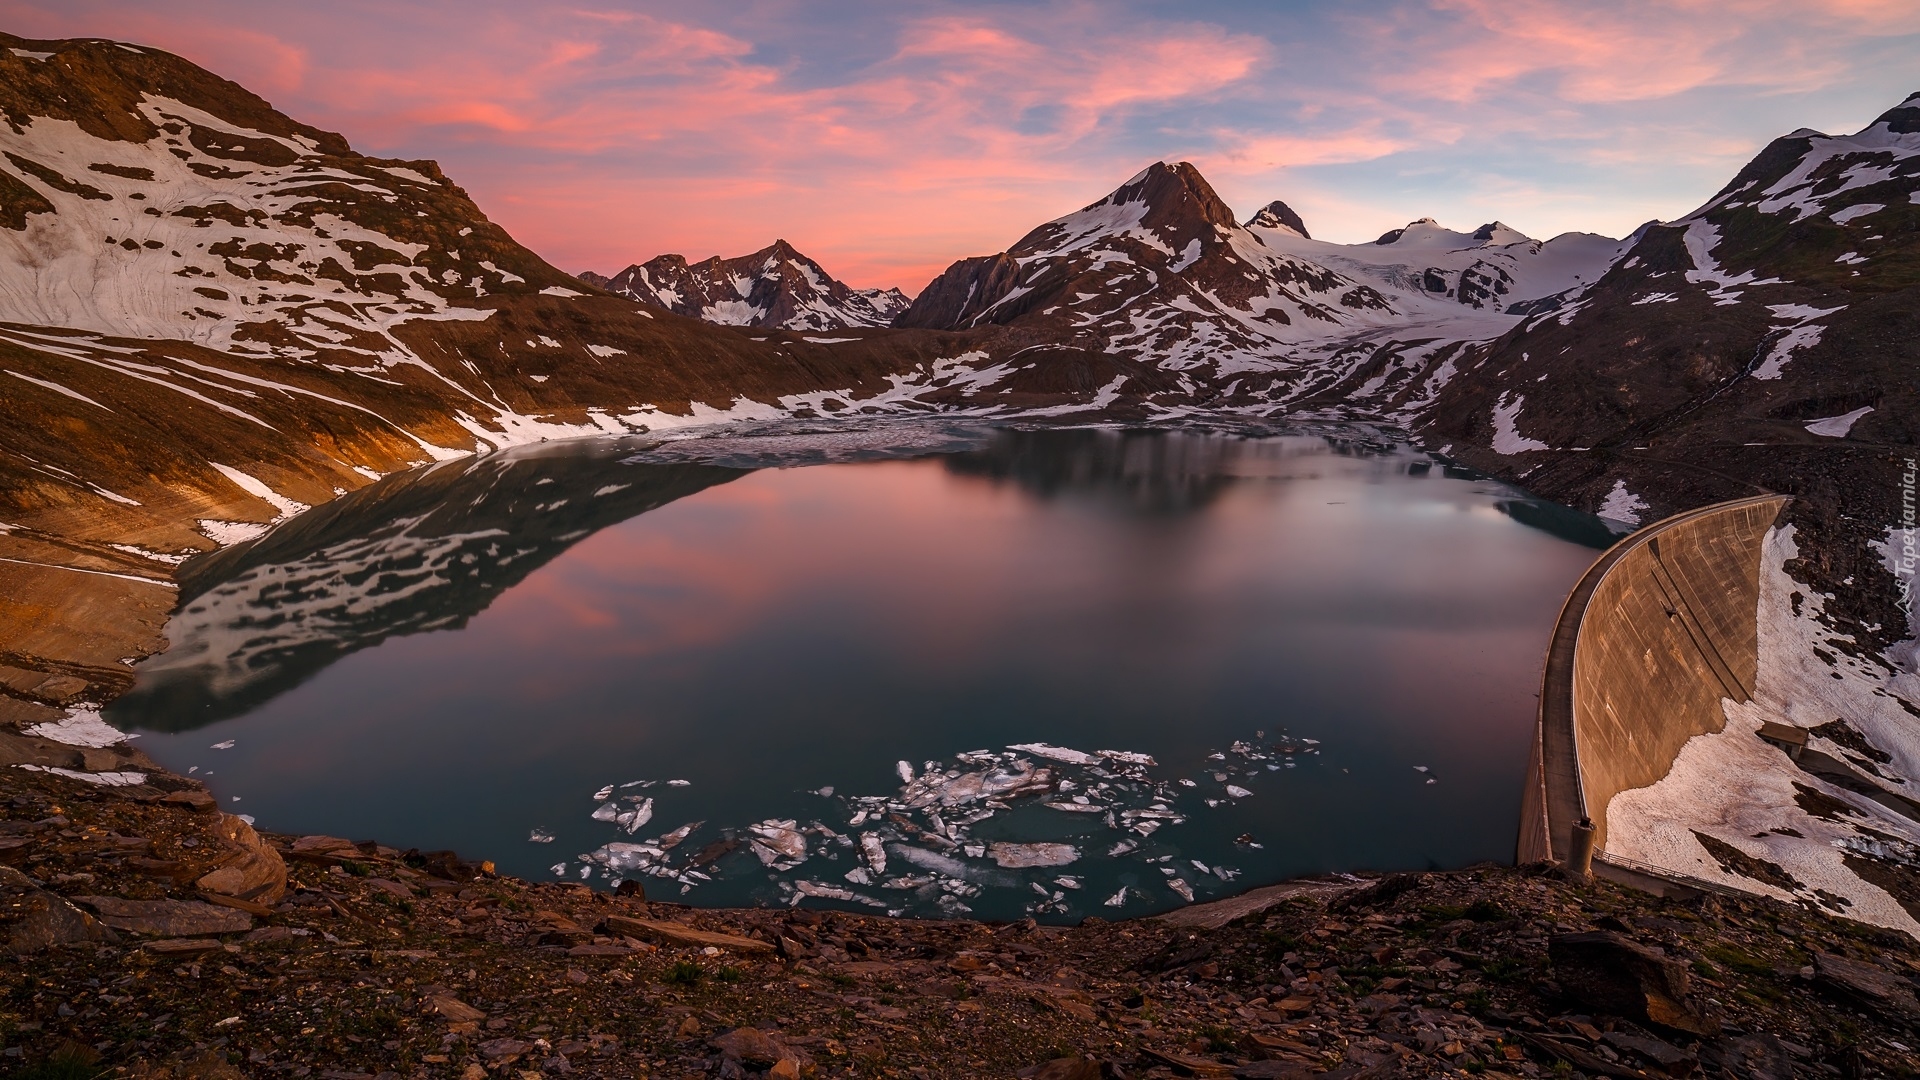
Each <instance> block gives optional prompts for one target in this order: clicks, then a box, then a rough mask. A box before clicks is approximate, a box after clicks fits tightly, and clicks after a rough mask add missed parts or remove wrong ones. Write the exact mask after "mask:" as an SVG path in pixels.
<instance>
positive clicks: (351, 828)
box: [105, 421, 1615, 922]
mask: <svg viewBox="0 0 1920 1080" xmlns="http://www.w3.org/2000/svg"><path fill="white" fill-rule="evenodd" d="M1614 538H1615V534H1614V533H1613V532H1611V531H1610V530H1609V529H1608V527H1607V526H1606V525H1605V524H1604V523H1602V522H1601V521H1600V519H1598V518H1594V517H1591V516H1589V515H1586V514H1582V513H1579V512H1576V511H1573V510H1570V509H1567V508H1565V507H1561V506H1557V505H1554V504H1551V503H1546V502H1543V501H1541V500H1538V499H1535V498H1533V497H1531V496H1529V495H1527V494H1526V493H1525V492H1523V491H1520V490H1518V489H1515V488H1512V487H1510V486H1507V485H1504V484H1501V483H1498V482H1495V481H1492V480H1489V479H1487V478H1485V477H1483V476H1480V475H1477V474H1474V473H1472V472H1469V471H1466V470H1462V469H1459V468H1457V467H1454V466H1451V465H1449V464H1447V463H1445V462H1444V461H1442V460H1440V459H1437V458H1436V457H1434V456H1432V455H1430V454H1427V453H1425V452H1422V451H1420V450H1417V449H1415V448H1413V447H1411V446H1409V445H1407V444H1406V443H1404V442H1403V441H1400V440H1399V438H1398V437H1397V436H1394V435H1392V434H1391V433H1385V432H1381V431H1378V430H1374V429H1370V428H1363V427H1345V426H1339V425H1303V426H1297V427H1284V426H1269V427H1211V428H1198V427H1184V428H1165V427H1163V428H1153V427H1141V428H1113V427H1096V428H1087V427H1080V428H1071V427H1034V426H1027V427H1018V426H994V425H991V424H988V423H983V422H959V421H921V422H909V423H891V424H879V425H874V426H870V427H863V428H851V427H834V428H823V427H822V426H820V425H814V426H812V427H808V426H807V425H803V424H799V423H794V424H788V425H785V426H783V427H776V428H770V429H765V430H759V431H755V432H751V433H734V434H730V435H726V436H721V437H712V438H699V439H694V438H688V439H681V440H678V441H665V442H661V441H650V440H582V441H578V442H568V443H552V444H546V445H542V446H538V447H529V448H521V449H517V450H511V451H505V452H500V453H495V454H490V455H486V456H482V457H477V458H469V459H463V460H459V461H451V462H444V463H441V464H438V465H433V466H428V467H423V468H420V469H416V470H413V471H410V472H406V473H402V474H397V475H394V476H390V477H388V478H386V479H384V480H382V481H380V482H378V483H375V484H373V485H371V486H369V487H367V488H364V489H362V490H360V491H356V492H353V493H351V494H349V495H346V496H343V497H341V498H339V499H336V500H335V501H333V502H331V503H329V504H326V505H324V506H321V507H318V508H315V509H313V510H311V511H308V512H307V513H304V514H302V515H300V516H299V517H296V518H294V519H292V520H290V521H288V522H285V523H283V524H282V525H280V526H279V527H277V528H275V529H273V530H272V531H271V532H269V533H268V534H266V535H265V536H263V537H261V538H260V539H258V540H255V541H252V542H249V543H246V544H242V545H237V546H235V547H231V548H227V549H223V550H221V551H219V552H217V553H214V554H211V555H207V556H203V557H201V558H198V559H196V560H194V561H193V562H191V563H189V564H188V565H187V566H186V567H185V568H184V573H183V575H182V603H181V607H180V609H179V610H178V611H177V612H176V614H175V616H174V618H173V620H172V622H171V623H170V624H169V627H168V637H169V640H170V642H171V647H170V649H169V650H168V651H167V652H164V653H162V654H160V655H157V656H155V657H153V658H151V659H149V660H147V661H146V662H144V663H143V664H142V665H141V666H140V668H139V671H138V682H137V685H136V687H135V689H134V691H133V692H132V693H130V694H128V695H126V696H125V697H123V698H121V699H120V700H118V701H116V702H114V703H113V704H112V705H111V706H110V707H109V708H108V709H107V711H106V714H105V715H106V718H107V719H108V720H109V721H111V722H112V723H114V724H115V725H117V726H119V727H121V728H123V729H126V730H128V731H132V732H136V733H138V734H139V736H140V739H139V744H138V745H139V746H140V747H141V748H142V749H144V750H145V751H147V752H148V753H149V754H150V755H152V756H153V757H154V758H155V759H157V760H158V761H160V762H161V763H163V764H165V765H167V766H168V767H170V768H172V769H175V770H176V771H179V772H182V773H190V774H191V775H194V776H196V777H199V778H203V779H204V780H205V781H206V782H207V784H208V785H209V787H210V789H211V790H212V791H213V792H214V793H215V794H216V795H217V796H218V797H219V799H220V802H221V805H222V807H223V808H224V809H227V810H229V811H231V812H233V813H237V814H245V815H247V816H249V817H251V818H253V819H255V820H257V822H258V824H259V825H260V827H262V828H266V829H271V830H274V831H277V832H283V833H297V834H313V833H318V834H325V835H330V836H340V837H346V838H350V839H365V838H378V839H379V840H380V841H381V842H382V843H384V844H389V845H394V846H397V847H401V848H407V847H417V848H419V849H422V850H436V849H453V850H456V851H458V852H460V854H461V855H462V856H464V857H466V858H469V859H473V860H480V859H489V860H492V861H494V862H495V863H496V864H497V866H498V867H499V869H500V871H501V872H504V873H512V874H516V875H520V876H524V877H535V878H546V879H552V878H554V877H555V876H556V875H558V876H561V877H564V878H566V879H569V880H576V881H580V880H584V881H586V882H587V883H588V884H590V885H592V886H594V887H597V888H607V887H613V886H615V885H617V884H618V883H619V882H620V881H622V880H626V879H631V880H633V881H636V882H638V883H639V884H640V885H642V886H643V887H644V889H645V891H646V894H647V895H648V896H649V897H650V898H653V899H656V900H670V901H675V902H683V903H691V904H698V905H705V906H752V905H787V904H796V903H799V904H806V905H809V906H821V907H839V908H848V909H856V910H870V911H880V910H885V911H890V912H895V913H904V914H907V915H913V916H929V917H977V918H988V919H1018V918H1023V917H1026V916H1029V915H1031V916H1034V917H1036V918H1038V919H1040V920H1042V921H1050V922H1070V921H1077V920H1079V919H1082V918H1084V917H1086V916H1088V915H1099V916H1101V917H1105V918H1119V917H1126V916H1136V915H1144V914H1149V913H1153V912H1156V911H1164V910H1167V909H1169V908H1172V907H1175V906H1178V905H1180V904H1182V903H1185V902H1187V901H1189V900H1193V899H1198V900H1206V899H1209V898H1217V897H1221V896H1226V895H1230V894H1233V893H1237V892H1240V891H1243V890H1245V889H1247V888H1250V887H1253V886H1258V885H1262V884H1268V883H1272V882H1276V881H1280V880H1283V879H1286V878H1291V877H1298V876H1302V875H1310V874H1325V873H1339V872H1351V871H1356V870H1361V869H1372V870H1396V869H1425V868H1436V867H1458V866H1464V865H1469V864H1472V863H1475V862H1478V861H1481V860H1499V861H1509V860H1511V858H1512V855H1513V848H1514V840H1515V833H1516V819H1517V816H1518V807H1519V801H1520V789H1521V783H1522V778H1523V774H1524V771H1525V767H1526V759H1527V754H1528V750H1529V746H1530V741H1531V738H1532V731H1533V725H1534V709H1535V701H1536V692H1537V690H1538V680H1539V671H1540V663H1541V657H1542V651H1543V649H1544V648H1545V644H1546V641H1547V636H1548V632H1549V630H1550V628H1551V626H1552V624H1553V621H1554V619H1555V617H1556V615H1557V614H1558V611H1559V607H1560V604H1561V601H1562V600H1563V599H1564V597H1565V595H1566V593H1567V590H1568V589H1570V588H1571V587H1572V585H1573V583H1574V582H1575V580H1576V579H1577V578H1578V577H1579V576H1580V574H1581V572H1582V571H1583V570H1584V569H1585V568H1586V567H1587V566H1588V565H1589V564H1590V563H1591V562H1592V561H1593V560H1594V558H1595V557H1596V556H1597V555H1598V552H1599V549H1601V548H1603V547H1605V546H1606V545H1607V544H1609V543H1610V542H1611V541H1612V540H1613V539H1614Z"/></svg>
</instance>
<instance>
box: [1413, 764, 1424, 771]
mask: <svg viewBox="0 0 1920 1080" xmlns="http://www.w3.org/2000/svg"><path fill="white" fill-rule="evenodd" d="M1413 771H1414V772H1426V771H1427V767H1426V766H1425V765H1415V766H1414V767H1413Z"/></svg>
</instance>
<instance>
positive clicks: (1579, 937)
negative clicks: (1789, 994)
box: [1547, 930, 1720, 1035]
mask: <svg viewBox="0 0 1920 1080" xmlns="http://www.w3.org/2000/svg"><path fill="white" fill-rule="evenodd" d="M1547 957H1548V959H1549V960H1550V961H1551V962H1552V964H1553V975H1554V978H1555V979H1557V980H1558V981H1559V983H1560V985H1561V987H1562V988H1564V989H1565V990H1566V992H1567V994H1568V995H1569V996H1571V997H1572V998H1574V999H1575V1000H1576V1001H1579V1002H1580V1003H1581V1004H1582V1005H1585V1006H1586V1007H1588V1008H1591V1009H1594V1010H1595V1011H1598V1012H1604V1013H1611V1014H1613V1015H1615V1016H1624V1017H1626V1018H1628V1019H1631V1020H1639V1021H1642V1022H1645V1023H1651V1024H1657V1025H1659V1026H1660V1027H1664V1028H1668V1029H1671V1030H1675V1031H1684V1032H1688V1033H1689V1034H1693V1035H1716V1034H1719V1031H1720V1023H1719V1021H1718V1020H1715V1019H1714V1018H1713V1017H1711V1016H1708V1015H1707V1014H1706V1013H1705V1011H1704V1010H1702V1008H1701V1007H1700V1006H1699V1005H1698V1004H1697V1003H1695V1002H1694V1001H1693V1000H1692V979H1691V977H1690V976H1689V975H1688V973H1687V968H1686V965H1684V964H1682V963H1680V962H1679V961H1677V960H1671V959H1668V958H1667V957H1666V956H1664V955H1662V954H1660V953H1658V952H1655V951H1654V950H1652V949H1650V948H1647V947H1646V946H1645V945H1641V944H1639V943H1637V942H1634V941H1631V940H1629V939H1627V938H1625V937H1622V936H1620V935H1619V934H1616V933H1613V932H1612V931H1609V930H1594V931H1590V932H1587V933H1578V934H1556V935H1554V936H1553V937H1552V938H1551V939H1549V940H1548V942H1547Z"/></svg>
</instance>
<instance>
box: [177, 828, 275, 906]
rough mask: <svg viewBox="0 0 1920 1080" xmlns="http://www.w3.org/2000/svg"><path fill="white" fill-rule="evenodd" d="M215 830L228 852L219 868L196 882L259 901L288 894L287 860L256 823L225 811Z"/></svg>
mask: <svg viewBox="0 0 1920 1080" xmlns="http://www.w3.org/2000/svg"><path fill="white" fill-rule="evenodd" d="M212 832H213V835H214V837H215V838H216V839H217V840H218V842H219V843H220V844H221V845H222V846H224V847H225V848H226V849H227V851H228V854H227V855H226V857H225V858H224V859H223V860H222V861H221V863H220V865H219V867H218V868H217V869H215V870H213V871H211V872H210V873H208V874H207V875H205V876H204V877H202V878H201V879H200V880H199V881H197V882H195V883H194V884H196V885H197V886H198V887H199V888H201V889H204V890H205V891H207V892H212V893H221V894H223V895H225V896H237V897H239V898H240V899H242V900H251V901H253V902H254V903H256V904H267V905H272V904H277V903H279V902H280V901H281V900H283V899H285V898H286V895H287V864H286V862H285V861H283V860H282V859H281V858H280V853H279V852H277V851H275V850H273V848H271V847H269V846H268V845H267V842H266V841H264V840H262V839H260V834H259V833H256V832H254V831H253V826H251V825H249V824H247V823H246V822H245V821H242V820H241V819H239V818H237V817H235V816H233V815H232V814H221V815H220V818H219V820H218V821H216V822H215V823H214V826H213V830H212Z"/></svg>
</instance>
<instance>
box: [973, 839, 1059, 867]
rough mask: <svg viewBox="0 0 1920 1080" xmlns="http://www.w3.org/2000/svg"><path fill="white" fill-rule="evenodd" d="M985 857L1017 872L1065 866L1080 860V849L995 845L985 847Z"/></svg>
mask: <svg viewBox="0 0 1920 1080" xmlns="http://www.w3.org/2000/svg"><path fill="white" fill-rule="evenodd" d="M987 855H988V856H989V857H991V858H992V859H993V861H994V862H996V863H998V864H1000V865H1001V866H1003V867H1005V868H1006V869H1009V870H1019V869H1025V868H1027V867H1032V866H1065V865H1067V864H1068V863H1071V862H1075V861H1077V860H1078V859H1079V858H1080V849H1079V848H1076V847H1074V846H1073V845H1072V844H1009V843H996V844H989V845H987Z"/></svg>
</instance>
